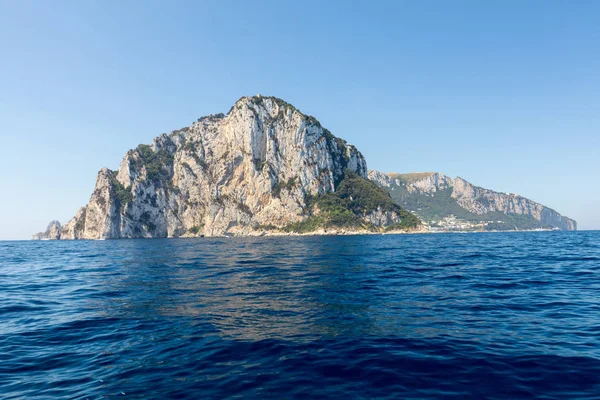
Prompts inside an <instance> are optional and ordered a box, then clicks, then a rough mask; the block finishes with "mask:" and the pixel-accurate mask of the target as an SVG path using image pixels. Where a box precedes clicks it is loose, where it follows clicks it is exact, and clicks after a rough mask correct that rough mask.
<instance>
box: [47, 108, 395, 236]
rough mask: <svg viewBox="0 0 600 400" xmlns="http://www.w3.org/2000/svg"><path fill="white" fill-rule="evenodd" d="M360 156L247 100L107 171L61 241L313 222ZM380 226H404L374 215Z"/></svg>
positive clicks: (308, 123)
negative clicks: (310, 200)
mask: <svg viewBox="0 0 600 400" xmlns="http://www.w3.org/2000/svg"><path fill="white" fill-rule="evenodd" d="M347 170H350V171H353V172H355V173H356V174H358V175H359V176H361V177H363V178H366V177H367V164H366V162H365V159H364V158H363V156H362V154H361V153H360V152H359V151H358V150H357V149H356V148H355V147H354V146H352V145H349V144H348V143H346V142H345V141H344V140H342V139H339V138H336V137H334V136H333V135H332V134H331V133H330V132H329V131H327V130H326V129H324V128H323V127H322V126H321V125H320V124H319V122H318V121H317V120H315V119H314V118H313V117H310V116H307V115H304V114H302V113H301V112H300V111H298V110H297V109H296V108H294V107H293V106H292V105H290V104H288V103H285V102H284V101H282V100H280V99H277V98H273V97H262V96H255V97H244V98H241V99H240V100H238V101H237V102H236V103H235V105H234V106H233V107H232V108H231V110H230V112H229V113H228V114H227V115H223V114H219V115H215V116H209V117H203V118H200V119H199V120H198V122H196V123H194V124H192V126H190V127H186V128H183V129H180V130H177V131H174V132H172V133H170V134H168V135H167V134H162V135H160V136H159V137H157V138H156V139H154V141H153V143H152V144H151V145H140V146H138V147H137V148H136V149H134V150H130V151H128V152H127V154H125V156H124V157H123V159H122V161H121V164H120V167H119V169H118V171H111V170H109V169H106V168H103V169H102V170H100V172H99V173H98V176H97V179H96V186H95V189H94V192H93V194H92V196H91V198H90V201H89V203H88V204H87V205H86V206H85V207H83V208H81V209H80V210H79V211H78V212H77V214H76V215H75V217H74V218H73V219H72V220H71V221H69V222H68V223H67V224H66V225H65V226H64V227H62V228H61V229H60V234H59V235H58V236H59V237H58V238H60V239H111V238H143V237H181V236H198V235H205V236H219V235H229V234H231V235H246V234H253V233H255V232H256V231H260V230H261V229H262V227H265V226H275V227H283V226H286V225H288V224H291V223H295V222H300V221H302V220H303V219H305V218H306V217H307V212H308V210H307V204H306V200H305V199H306V198H307V196H309V197H310V196H318V195H322V194H325V193H330V192H333V191H334V190H335V188H336V185H337V184H338V183H339V182H340V181H341V180H342V179H343V177H344V173H345V171H347ZM366 219H369V220H373V222H374V223H376V224H383V225H385V224H393V223H397V222H398V221H399V219H398V218H397V216H394V215H392V213H390V212H387V213H386V212H384V213H382V212H377V210H374V211H373V212H372V213H370V214H369V215H368V218H367V217H365V220H366Z"/></svg>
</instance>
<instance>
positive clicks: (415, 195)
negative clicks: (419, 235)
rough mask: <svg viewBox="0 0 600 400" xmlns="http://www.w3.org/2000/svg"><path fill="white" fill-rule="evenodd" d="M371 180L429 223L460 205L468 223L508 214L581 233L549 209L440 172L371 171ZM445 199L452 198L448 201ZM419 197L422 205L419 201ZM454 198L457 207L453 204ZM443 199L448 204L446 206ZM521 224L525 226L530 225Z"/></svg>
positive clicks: (450, 212) (573, 223) (453, 210)
mask: <svg viewBox="0 0 600 400" xmlns="http://www.w3.org/2000/svg"><path fill="white" fill-rule="evenodd" d="M369 179H371V180H372V181H373V182H375V183H376V184H378V185H379V186H380V187H382V188H385V189H386V190H388V192H390V193H391V194H392V197H394V198H395V199H396V201H397V202H398V203H399V204H400V205H403V206H404V207H405V208H408V209H409V210H413V208H414V209H415V210H414V211H415V212H416V213H417V214H420V215H421V216H422V217H423V218H425V219H432V218H433V216H432V214H427V211H430V212H431V213H433V212H434V211H433V210H434V208H435V207H437V209H435V212H436V213H437V215H436V217H437V218H441V217H443V215H441V214H443V211H444V207H445V210H446V212H447V214H448V215H449V214H455V213H456V207H455V206H456V205H458V206H460V207H461V208H462V209H463V210H464V211H466V213H467V214H462V216H463V217H464V218H465V219H467V220H472V221H474V220H482V219H483V218H485V217H486V216H489V217H490V218H491V219H498V218H501V216H500V217H499V214H505V215H508V216H510V215H517V216H524V217H527V218H530V219H532V220H535V221H539V224H540V227H552V228H558V229H563V230H576V229H577V223H576V222H575V221H574V220H572V219H570V218H567V217H564V216H562V215H560V214H559V213H557V212H556V211H554V210H552V209H550V208H548V207H545V206H543V205H541V204H539V203H536V202H534V201H532V200H529V199H526V198H525V197H522V196H519V195H516V194H512V193H499V192H495V191H493V190H488V189H484V188H481V187H478V186H475V185H473V184H471V183H469V182H468V181H466V180H464V179H463V178H460V177H458V178H451V177H449V176H446V175H444V174H441V173H437V172H435V173H434V172H426V173H414V174H395V173H390V174H384V173H381V172H379V171H369ZM444 196H447V197H448V198H446V199H444ZM419 197H420V200H421V201H419ZM450 198H451V199H453V200H454V201H455V203H456V204H454V203H453V202H452V201H450ZM434 199H435V200H434ZM442 199H444V200H445V201H446V203H443V202H442ZM469 213H470V214H472V216H471V215H469ZM477 216H481V217H477ZM428 217H430V218H428ZM521 222H522V223H525V222H526V221H521ZM511 223H516V224H517V226H518V224H519V221H517V222H514V221H511Z"/></svg>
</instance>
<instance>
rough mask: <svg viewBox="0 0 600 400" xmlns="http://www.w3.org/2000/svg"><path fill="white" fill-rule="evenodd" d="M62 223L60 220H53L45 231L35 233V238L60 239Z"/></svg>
mask: <svg viewBox="0 0 600 400" xmlns="http://www.w3.org/2000/svg"><path fill="white" fill-rule="evenodd" d="M60 234H61V225H60V222H58V221H51V222H50V223H49V224H48V227H47V228H46V230H45V231H44V232H38V233H36V234H35V235H33V240H58V239H60V238H61V237H60Z"/></svg>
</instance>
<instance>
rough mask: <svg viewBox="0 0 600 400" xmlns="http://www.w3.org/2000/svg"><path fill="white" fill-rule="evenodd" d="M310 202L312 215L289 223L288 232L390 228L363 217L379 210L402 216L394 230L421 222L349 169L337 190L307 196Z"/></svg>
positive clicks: (414, 226) (376, 187)
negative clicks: (321, 229)
mask: <svg viewBox="0 0 600 400" xmlns="http://www.w3.org/2000/svg"><path fill="white" fill-rule="evenodd" d="M306 205H307V208H308V210H309V212H310V213H311V214H310V216H309V217H308V218H307V219H305V220H304V221H302V222H297V223H293V224H290V225H287V226H286V227H285V228H284V230H285V231H287V232H297V233H305V232H312V231H315V230H317V229H320V228H325V229H327V228H348V229H365V230H370V231H378V230H382V229H386V228H388V227H380V226H376V225H374V224H372V223H370V222H366V221H365V220H364V219H363V218H364V217H366V216H368V215H369V214H371V213H372V212H376V211H378V210H380V211H381V212H383V213H386V212H395V213H396V215H397V216H398V217H400V222H399V223H396V224H394V225H392V227H393V228H394V229H411V228H416V227H417V226H418V225H419V224H420V221H419V219H418V218H417V217H415V216H414V215H412V214H411V213H409V212H408V211H406V210H404V209H403V208H402V207H400V206H399V205H397V204H396V203H394V201H393V199H392V198H391V197H390V195H389V194H388V193H387V192H386V191H385V190H383V189H381V188H379V187H378V186H377V185H376V184H374V183H373V182H371V181H368V180H366V179H364V178H362V177H361V176H359V175H358V174H356V173H355V172H353V171H350V170H346V171H345V175H344V179H342V180H341V182H340V183H339V184H338V186H337V190H336V191H335V192H333V193H327V194H324V195H320V196H307V198H306ZM388 230H389V229H388Z"/></svg>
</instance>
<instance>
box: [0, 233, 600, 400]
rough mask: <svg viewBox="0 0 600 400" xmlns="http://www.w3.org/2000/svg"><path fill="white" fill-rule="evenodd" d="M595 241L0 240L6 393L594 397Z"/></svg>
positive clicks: (2, 384) (513, 236)
mask: <svg viewBox="0 0 600 400" xmlns="http://www.w3.org/2000/svg"><path fill="white" fill-rule="evenodd" d="M599 274H600V232H524V233H478V234H435V235H385V236H346V237H279V238H274V237H270V238H267V237H264V238H232V239H208V238H206V239H156V240H121V241H77V242H71V241H64V242H50V241H46V242H0V398H2V399H41V398H47V399H58V398H61V399H62V398H65V399H90V400H91V399H99V398H123V399H127V398H130V399H140V398H148V399H164V398H177V399H211V398H215V399H216V398H244V399H246V398H261V399H263V398H273V399H282V398H340V399H349V398H353V399H361V398H362V399H371V398H390V399H392V398H404V399H412V398H414V399H424V398H490V399H515V398H544V399H552V398H557V399H565V398H568V399H575V398H582V399H586V398H587V399H597V398H600V279H599V277H600V276H599Z"/></svg>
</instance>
